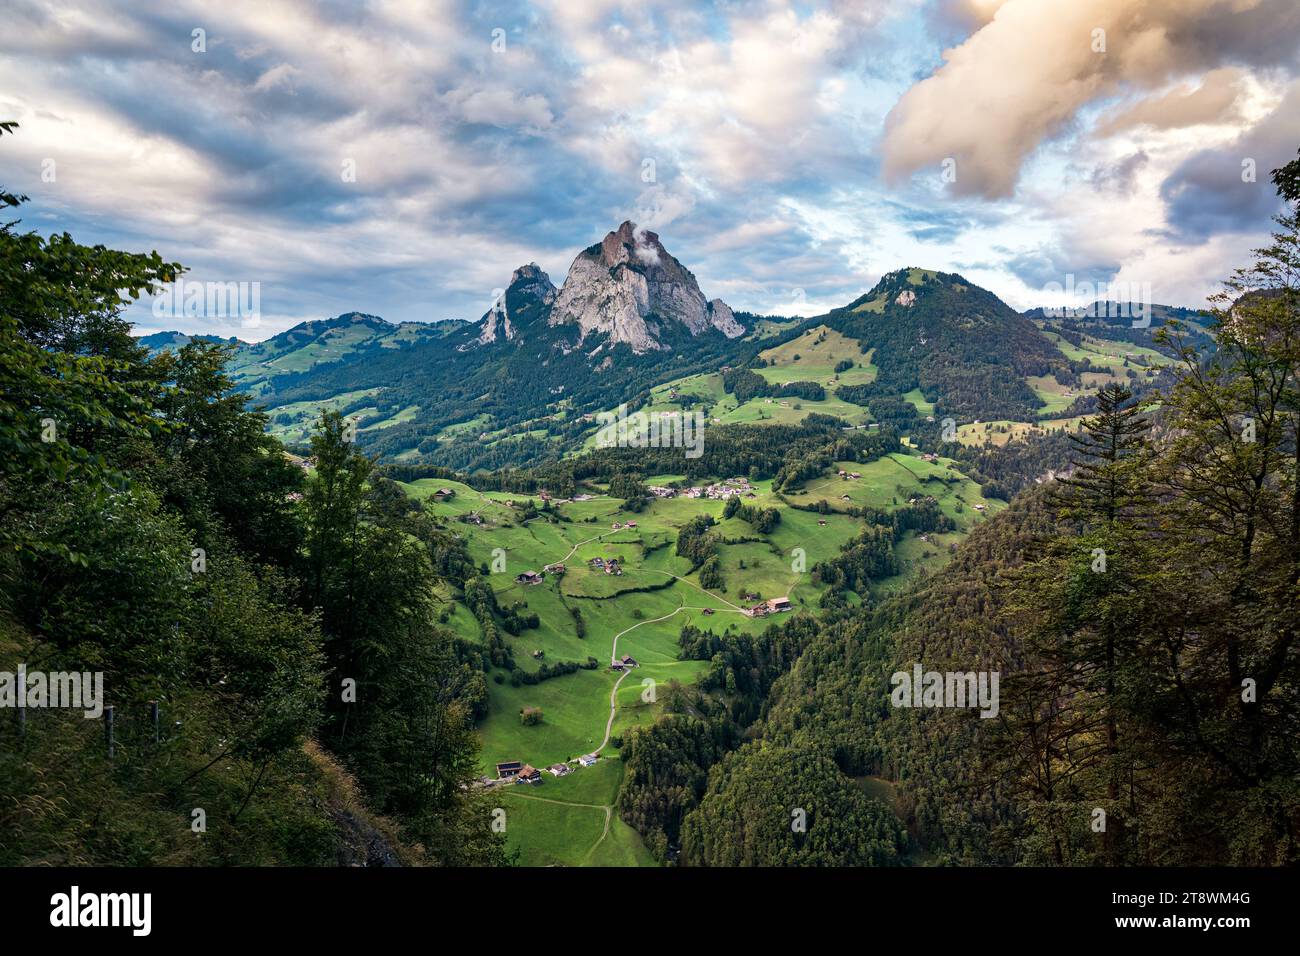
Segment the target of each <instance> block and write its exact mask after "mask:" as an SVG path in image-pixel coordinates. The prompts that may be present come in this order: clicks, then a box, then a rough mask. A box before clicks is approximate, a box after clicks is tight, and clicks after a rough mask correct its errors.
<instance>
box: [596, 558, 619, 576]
mask: <svg viewBox="0 0 1300 956" xmlns="http://www.w3.org/2000/svg"><path fill="white" fill-rule="evenodd" d="M590 563H591V567H592V569H593V570H596V571H604V572H605V573H606V574H615V575H617V574H622V573H623V569H622V568H620V567H619V566H618V558H610V559H609V560H608V561H606V560H605V559H604V558H592V559H591V562H590Z"/></svg>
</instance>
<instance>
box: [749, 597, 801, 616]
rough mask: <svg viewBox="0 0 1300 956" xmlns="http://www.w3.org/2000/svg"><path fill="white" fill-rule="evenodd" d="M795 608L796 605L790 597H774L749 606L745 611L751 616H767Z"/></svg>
mask: <svg viewBox="0 0 1300 956" xmlns="http://www.w3.org/2000/svg"><path fill="white" fill-rule="evenodd" d="M791 610H794V605H792V604H791V603H790V599H789V598H788V597H778V598H772V599H771V600H768V601H761V602H760V603H758V604H755V605H754V606H753V607H750V608H747V609H746V610H745V613H746V614H748V615H749V616H750V617H767V616H768V615H769V614H779V613H781V612H782V611H791Z"/></svg>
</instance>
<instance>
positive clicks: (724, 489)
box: [629, 478, 758, 527]
mask: <svg viewBox="0 0 1300 956" xmlns="http://www.w3.org/2000/svg"><path fill="white" fill-rule="evenodd" d="M646 490H647V491H649V492H650V494H652V495H654V496H655V497H656V498H676V497H677V496H678V495H681V496H682V497H684V498H711V499H714V500H719V501H721V500H726V499H727V498H734V497H735V496H736V495H744V496H745V497H746V498H757V497H758V495H757V493H756V492H755V491H754V487H753V486H752V485H751V484H750V483H749V479H748V478H728V479H727V480H726V481H723V482H720V483H718V484H714V485H707V486H705V487H699V486H692V487H690V488H682V489H680V490H679V489H677V488H669V487H667V486H665V485H650V486H649V487H648V488H647V489H646ZM629 527H634V525H629Z"/></svg>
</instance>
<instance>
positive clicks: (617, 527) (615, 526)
mask: <svg viewBox="0 0 1300 956" xmlns="http://www.w3.org/2000/svg"><path fill="white" fill-rule="evenodd" d="M635 527H636V522H635V521H629V522H628V523H627V524H622V523H621V522H618V521H615V522H614V523H613V524H611V525H610V526H609V530H611V531H622V530H623V529H624V528H635Z"/></svg>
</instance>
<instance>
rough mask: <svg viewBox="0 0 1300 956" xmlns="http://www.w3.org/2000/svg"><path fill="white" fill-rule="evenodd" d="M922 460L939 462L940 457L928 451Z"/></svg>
mask: <svg viewBox="0 0 1300 956" xmlns="http://www.w3.org/2000/svg"><path fill="white" fill-rule="evenodd" d="M921 460H922V461H938V460H939V456H938V455H936V454H935V453H934V452H930V451H927V452H926V453H925V454H924V455H922V456H921Z"/></svg>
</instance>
